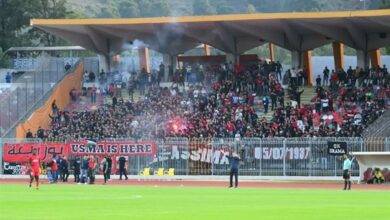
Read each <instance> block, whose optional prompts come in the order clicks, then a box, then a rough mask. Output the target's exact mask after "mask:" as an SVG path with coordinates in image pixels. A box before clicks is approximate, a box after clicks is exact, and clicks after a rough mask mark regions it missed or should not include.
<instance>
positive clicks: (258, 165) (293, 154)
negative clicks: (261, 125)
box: [0, 138, 390, 176]
mask: <svg viewBox="0 0 390 220" xmlns="http://www.w3.org/2000/svg"><path fill="white" fill-rule="evenodd" d="M332 141H333V142H335V141H337V142H345V143H346V146H347V149H348V152H357V151H363V152H365V151H372V146H371V145H372V141H368V140H367V139H362V138H271V139H260V138H243V139H233V138H213V139H203V138H199V139H187V138H167V139H164V140H162V139H159V140H137V139H133V138H129V139H111V140H109V139H108V140H105V141H104V142H98V143H97V145H95V146H92V147H91V148H89V149H88V150H86V151H84V152H81V153H80V152H78V153H75V149H71V148H72V147H73V148H74V145H73V146H71V145H72V144H74V143H75V142H77V141H74V140H72V141H68V142H62V143H44V142H42V141H40V140H39V139H32V140H26V139H18V140H15V139H2V140H0V144H1V154H0V155H1V161H0V162H2V167H4V164H5V163H6V162H8V161H4V160H3V158H4V149H5V147H7V148H6V149H5V150H7V151H8V152H7V155H8V153H9V152H10V149H11V148H10V147H12V146H13V147H14V148H13V149H12V150H13V153H14V154H18V152H16V151H15V147H18V148H19V153H20V151H23V150H21V149H22V145H17V146H16V145H15V144H17V143H29V144H27V145H26V146H27V147H28V149H30V148H31V146H33V147H41V148H45V150H43V149H42V151H45V158H48V157H49V156H48V155H46V154H49V153H50V152H49V151H47V149H48V148H49V146H51V147H52V148H53V146H56V147H57V148H58V147H59V148H61V152H67V154H68V155H67V156H68V158H69V159H70V160H73V159H74V158H76V157H78V156H80V155H85V154H91V155H96V157H97V158H98V159H99V157H101V156H104V155H112V157H113V172H114V173H115V172H116V170H117V169H118V165H117V160H118V159H119V157H120V155H126V157H127V161H128V173H129V174H131V175H138V174H139V172H140V171H142V170H144V168H150V173H151V174H153V173H154V172H155V171H157V170H158V169H161V168H163V169H164V170H166V171H167V170H168V169H170V168H174V172H175V175H227V174H228V172H229V160H228V158H227V156H229V155H231V153H232V152H233V151H235V152H237V153H238V154H239V155H240V157H241V163H240V175H245V176H341V175H342V170H341V167H342V160H341V157H340V156H333V155H329V154H328V142H332ZM375 141H376V143H377V144H379V145H381V146H386V147H383V148H382V147H380V148H379V150H380V151H385V150H387V151H389V150H390V149H389V146H390V142H389V141H390V140H389V139H381V140H379V139H378V140H375ZM33 143H35V145H34V144H33ZM37 143H38V144H37ZM148 143H153V146H155V149H154V150H153V152H152V151H151V152H150V153H149V154H148V153H145V154H139V152H138V153H131V152H132V150H129V149H130V148H131V149H136V148H137V147H138V146H141V147H142V146H144V145H146V144H148ZM12 144H13V145H12ZM39 144H40V145H39ZM79 145H87V144H86V142H85V141H84V142H83V141H80V143H79ZM79 145H77V146H79ZM100 145H101V148H99V146H100ZM113 145H117V147H116V148H115V149H116V151H114V150H112V149H114V148H113V147H112V146H113ZM367 145H368V146H367ZM96 146H97V147H96ZM66 147H68V148H69V149H68V150H67V149H65V148H66ZM132 147H133V148H132ZM62 148H64V151H63V150H62ZM108 148H110V149H111V150H109V149H108ZM142 150H143V149H141V151H142ZM52 152H54V150H53V151H52ZM113 152H115V153H113ZM23 154H26V153H23ZM8 156H9V155H8ZM358 174H359V167H358V164H357V163H356V162H354V163H353V166H352V175H355V176H356V175H358Z"/></svg>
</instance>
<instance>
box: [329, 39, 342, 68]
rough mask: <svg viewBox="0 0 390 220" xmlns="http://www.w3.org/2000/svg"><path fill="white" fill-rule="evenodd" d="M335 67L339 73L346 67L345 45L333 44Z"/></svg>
mask: <svg viewBox="0 0 390 220" xmlns="http://www.w3.org/2000/svg"><path fill="white" fill-rule="evenodd" d="M332 46H333V57H334V67H335V70H336V71H338V70H339V69H342V68H343V67H344V44H342V43H340V42H333V44H332Z"/></svg>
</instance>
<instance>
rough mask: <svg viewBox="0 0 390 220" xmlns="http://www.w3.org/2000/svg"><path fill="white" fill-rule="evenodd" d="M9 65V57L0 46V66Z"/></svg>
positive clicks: (6, 66)
mask: <svg viewBox="0 0 390 220" xmlns="http://www.w3.org/2000/svg"><path fill="white" fill-rule="evenodd" d="M9 65H10V58H9V56H8V55H7V54H5V52H3V50H2V49H1V48H0V68H8V67H9Z"/></svg>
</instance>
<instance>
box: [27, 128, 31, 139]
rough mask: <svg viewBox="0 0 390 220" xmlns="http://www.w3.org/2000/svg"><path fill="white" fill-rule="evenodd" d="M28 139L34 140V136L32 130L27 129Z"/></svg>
mask: <svg viewBox="0 0 390 220" xmlns="http://www.w3.org/2000/svg"><path fill="white" fill-rule="evenodd" d="M26 138H33V134H32V132H31V130H30V129H27V133H26Z"/></svg>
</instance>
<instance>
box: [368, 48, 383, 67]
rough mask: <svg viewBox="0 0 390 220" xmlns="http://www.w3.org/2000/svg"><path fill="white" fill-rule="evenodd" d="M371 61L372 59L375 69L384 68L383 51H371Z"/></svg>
mask: <svg viewBox="0 0 390 220" xmlns="http://www.w3.org/2000/svg"><path fill="white" fill-rule="evenodd" d="M370 59H371V66H372V67H373V68H376V67H380V66H382V60H381V50H380V49H376V50H372V51H370Z"/></svg>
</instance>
